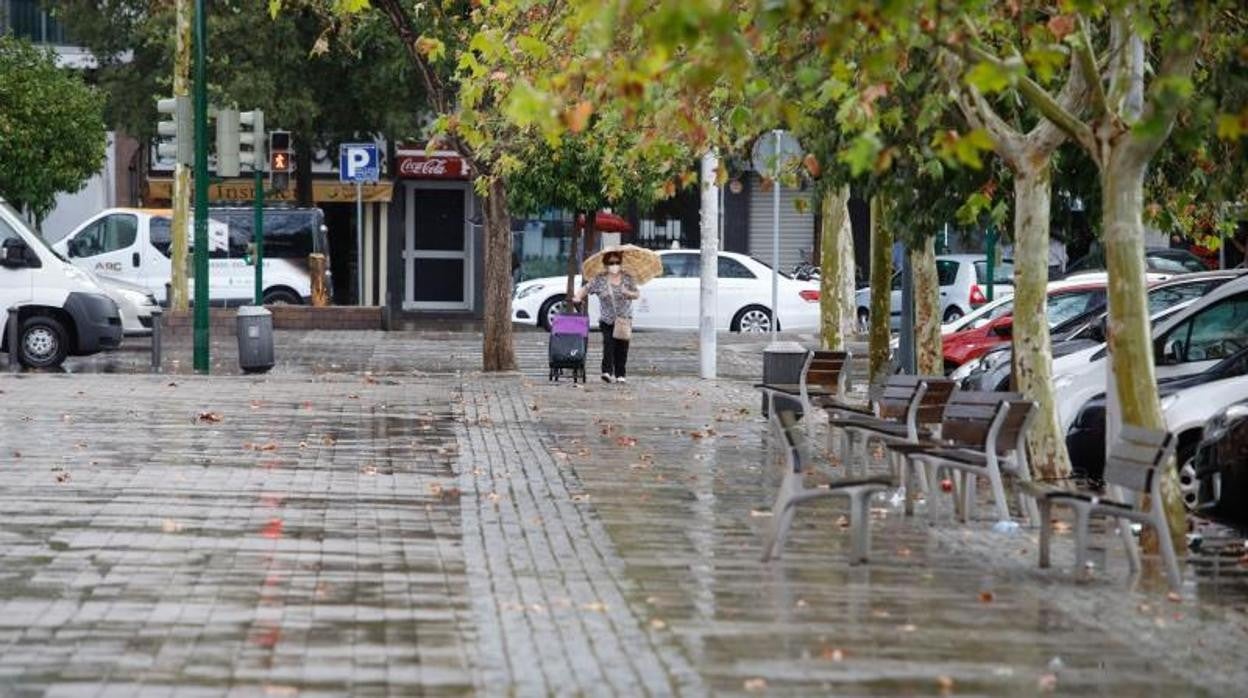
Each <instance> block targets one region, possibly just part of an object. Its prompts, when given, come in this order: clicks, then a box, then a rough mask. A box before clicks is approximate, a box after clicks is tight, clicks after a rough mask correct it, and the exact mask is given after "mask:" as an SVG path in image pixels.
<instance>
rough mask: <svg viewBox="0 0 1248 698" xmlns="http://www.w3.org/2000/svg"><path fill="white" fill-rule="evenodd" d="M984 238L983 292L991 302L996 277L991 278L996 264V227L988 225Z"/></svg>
mask: <svg viewBox="0 0 1248 698" xmlns="http://www.w3.org/2000/svg"><path fill="white" fill-rule="evenodd" d="M986 237H987V240H988V264H987V266H988V289H987V291H985V296H986V297H987V298H988V301H989V302H991V301H992V286H993V283H994V281H995V279H996V277H995V276H993V271H994V267H996V264H997V227H996V226H994V225H992V224H991V223H989V224H988V235H987V236H986Z"/></svg>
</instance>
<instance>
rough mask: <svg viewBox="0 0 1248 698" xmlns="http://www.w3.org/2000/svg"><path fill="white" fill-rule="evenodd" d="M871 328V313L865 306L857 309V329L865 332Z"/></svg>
mask: <svg viewBox="0 0 1248 698" xmlns="http://www.w3.org/2000/svg"><path fill="white" fill-rule="evenodd" d="M870 329H871V313H870V312H868V311H867V309H866V308H859V309H858V331H859V332H861V333H863V334H866V333H867V332H868V331H869V330H870Z"/></svg>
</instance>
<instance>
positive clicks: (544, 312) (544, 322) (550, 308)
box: [537, 293, 568, 332]
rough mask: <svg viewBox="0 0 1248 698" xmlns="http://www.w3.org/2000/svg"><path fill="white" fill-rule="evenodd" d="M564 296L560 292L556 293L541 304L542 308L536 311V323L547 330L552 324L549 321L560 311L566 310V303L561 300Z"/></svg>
mask: <svg viewBox="0 0 1248 698" xmlns="http://www.w3.org/2000/svg"><path fill="white" fill-rule="evenodd" d="M564 298H565V296H564V295H563V294H562V293H560V294H558V295H555V296H551V297H550V298H549V299H547V300H546V302H545V303H543V304H542V309H541V310H539V311H538V312H537V321H538V324H539V325H541V327H542V329H544V330H546V331H547V332H549V331H550V328H551V325H552V322H551V321H552V320H553V319H554V317H555V316H556V315H559V314H561V313H564V312H567V310H568V304H567V303H564V302H563V299H564Z"/></svg>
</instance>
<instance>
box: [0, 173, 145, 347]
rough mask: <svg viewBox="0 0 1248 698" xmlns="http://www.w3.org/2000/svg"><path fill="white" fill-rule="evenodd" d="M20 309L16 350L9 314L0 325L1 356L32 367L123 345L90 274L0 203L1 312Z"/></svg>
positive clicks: (114, 316) (110, 308)
mask: <svg viewBox="0 0 1248 698" xmlns="http://www.w3.org/2000/svg"><path fill="white" fill-rule="evenodd" d="M13 306H18V308H19V313H18V322H19V323H20V324H19V326H18V346H16V347H10V346H8V327H7V324H8V315H7V313H5V314H4V315H3V318H4V319H3V320H0V324H2V325H6V327H5V328H4V330H5V331H4V332H3V334H0V337H2V339H0V342H2V345H3V348H4V350H5V351H16V352H17V356H18V360H20V361H21V363H22V364H23V365H25V366H28V367H31V368H52V367H56V366H59V365H60V364H61V363H62V362H63V361H64V360H65V357H67V356H70V355H74V356H82V355H86V354H94V353H96V352H99V351H104V350H107V349H115V348H117V347H118V346H119V345H120V344H121V337H122V329H121V315H120V313H119V312H118V310H117V304H116V303H114V302H113V300H112V299H111V298H109V297H108V296H107V295H106V294H105V292H104V290H103V289H102V288H100V286H99V284H97V283H96V282H95V280H94V279H93V278H92V277H91V275H89V274H87V273H86V272H84V271H82V270H81V269H76V268H75V267H74V266H73V265H71V264H69V263H68V262H66V261H65V260H63V259H62V258H61V257H60V256H59V255H57V254H56V252H54V251H53V250H52V248H51V247H49V246H48V245H47V243H45V242H44V241H43V238H41V237H39V235H38V234H37V233H35V232H34V231H33V230H31V229H30V228H29V227H28V226H27V225H26V222H25V221H23V220H22V218H21V216H19V215H18V214H17V211H14V210H13V208H12V207H10V206H9V205H8V204H7V203H6V202H5V201H4V199H3V198H0V312H3V311H5V310H7V309H8V308H10V307H13Z"/></svg>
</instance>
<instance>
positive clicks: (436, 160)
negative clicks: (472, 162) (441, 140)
mask: <svg viewBox="0 0 1248 698" xmlns="http://www.w3.org/2000/svg"><path fill="white" fill-rule="evenodd" d="M395 159H396V160H397V161H398V167H397V168H396V169H397V170H398V173H399V177H402V178H405V179H468V176H469V171H468V161H467V160H464V159H463V158H461V157H459V156H458V155H455V154H443V153H435V154H432V155H429V154H426V153H423V152H422V153H402V152H400V153H398V154H397V155H396V157H395Z"/></svg>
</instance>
